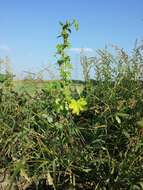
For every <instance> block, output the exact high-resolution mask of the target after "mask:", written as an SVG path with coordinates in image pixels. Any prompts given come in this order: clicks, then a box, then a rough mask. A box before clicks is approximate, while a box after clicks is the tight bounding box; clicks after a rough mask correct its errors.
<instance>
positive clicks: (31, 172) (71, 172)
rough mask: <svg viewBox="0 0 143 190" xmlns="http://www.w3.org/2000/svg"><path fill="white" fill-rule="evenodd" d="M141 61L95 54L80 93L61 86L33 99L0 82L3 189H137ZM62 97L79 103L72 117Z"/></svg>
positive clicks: (142, 136)
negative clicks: (91, 71)
mask: <svg viewBox="0 0 143 190" xmlns="http://www.w3.org/2000/svg"><path fill="white" fill-rule="evenodd" d="M142 58H143V56H142V52H141V49H139V48H136V49H134V51H133V53H132V55H130V56H129V55H127V54H126V53H125V52H124V51H123V50H119V49H118V50H117V55H116V56H113V55H112V54H111V53H109V52H107V50H99V51H98V57H97V59H96V61H95V62H94V64H93V65H92V67H93V68H94V69H95V73H96V74H95V78H94V80H90V78H89V79H88V80H87V81H86V82H85V83H83V84H82V85H83V88H80V87H79V88H78V86H76V87H75V88H71V86H72V85H73V83H72V81H70V82H69V83H68V85H67V83H63V81H61V80H60V81H55V82H54V83H52V84H51V85H50V84H47V86H46V87H44V88H42V89H41V90H39V91H37V92H35V94H34V95H33V94H30V93H28V92H21V93H19V92H16V91H15V90H14V89H13V88H12V86H10V87H9V86H7V85H5V83H3V85H2V86H1V88H0V134H1V135H0V173H1V174H0V175H1V178H2V180H1V182H3V181H4V182H6V181H7V187H6V185H5V187H6V189H11V188H14V189H16V188H19V189H20V188H21V189H22V188H23V189H26V187H27V186H28V185H29V184H31V188H32V185H33V187H34V186H35V188H36V186H37V188H38V189H44V188H45V189H46V186H47V187H49V188H51V189H54V190H56V189H57V190H60V189H61V190H63V189H87V190H88V189H89V190H92V189H97V190H104V189H105V190H128V189H131V190H138V189H140V190H141V189H143V132H142V131H143V130H142V127H143V93H142V92H141V91H142V87H143V83H142V80H141V79H142V78H141V77H142V73H141V72H140V68H141V66H142ZM66 80H67V78H66ZM69 97H70V98H72V100H73V99H74V100H75V102H76V100H79V99H80V98H84V99H85V100H86V102H87V105H86V108H85V109H81V110H82V111H81V112H80V114H79V115H78V114H74V113H73V112H72V110H71V109H70V107H69V102H68V101H69ZM76 106H77V107H78V106H81V105H78V104H76V103H75V107H76ZM14 184H15V187H14ZM29 188H30V187H29ZM27 189H28V188H27Z"/></svg>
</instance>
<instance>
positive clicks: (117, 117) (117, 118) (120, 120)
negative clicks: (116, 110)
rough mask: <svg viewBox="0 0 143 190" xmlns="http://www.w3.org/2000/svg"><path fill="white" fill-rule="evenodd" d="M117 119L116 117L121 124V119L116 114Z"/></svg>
mask: <svg viewBox="0 0 143 190" xmlns="http://www.w3.org/2000/svg"><path fill="white" fill-rule="evenodd" d="M115 119H116V121H117V122H118V123H119V124H121V119H120V118H119V117H118V116H117V115H116V116H115Z"/></svg>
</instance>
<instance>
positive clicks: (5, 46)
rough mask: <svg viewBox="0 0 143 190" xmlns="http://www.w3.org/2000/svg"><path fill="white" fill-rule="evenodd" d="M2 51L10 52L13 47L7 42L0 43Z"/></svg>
mask: <svg viewBox="0 0 143 190" xmlns="http://www.w3.org/2000/svg"><path fill="white" fill-rule="evenodd" d="M0 51H5V52H10V51H11V48H10V47H8V46H7V45H5V44H0Z"/></svg>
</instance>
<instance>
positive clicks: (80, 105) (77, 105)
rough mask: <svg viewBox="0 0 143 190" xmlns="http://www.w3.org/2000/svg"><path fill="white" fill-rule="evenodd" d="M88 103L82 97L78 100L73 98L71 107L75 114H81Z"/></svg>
mask: <svg viewBox="0 0 143 190" xmlns="http://www.w3.org/2000/svg"><path fill="white" fill-rule="evenodd" d="M86 105H87V102H86V101H85V100H84V98H80V99H78V100H75V99H71V101H70V104H69V108H70V109H71V110H72V113H73V114H76V115H79V113H80V112H81V111H84V110H85V106H86Z"/></svg>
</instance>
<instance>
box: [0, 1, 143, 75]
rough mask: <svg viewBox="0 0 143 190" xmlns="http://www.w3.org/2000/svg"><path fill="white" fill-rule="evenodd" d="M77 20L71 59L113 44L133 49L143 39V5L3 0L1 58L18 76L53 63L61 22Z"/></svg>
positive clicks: (0, 36)
mask: <svg viewBox="0 0 143 190" xmlns="http://www.w3.org/2000/svg"><path fill="white" fill-rule="evenodd" d="M72 18H76V19H77V20H78V22H79V31H78V32H77V33H76V32H73V34H72V36H71V42H72V48H75V49H73V50H74V51H73V52H72V55H73V54H74V55H75V54H78V48H81V47H82V48H91V49H97V48H104V46H105V44H107V45H108V44H110V43H112V44H116V45H119V46H121V47H123V48H125V49H127V50H129V49H132V48H133V45H134V42H135V39H136V38H138V39H140V40H142V39H143V0H0V57H3V56H5V55H8V56H9V57H10V58H11V60H12V64H13V69H14V71H15V72H21V71H23V70H30V71H32V68H34V69H35V70H36V69H38V68H41V65H43V64H46V63H51V64H52V63H54V59H53V54H54V53H55V45H56V44H57V42H58V39H57V38H56V36H57V35H58V32H59V21H65V20H66V19H70V20H71V19H72ZM87 50H88V49H87ZM89 50H90V49H89Z"/></svg>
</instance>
